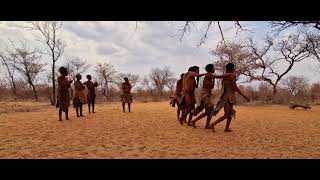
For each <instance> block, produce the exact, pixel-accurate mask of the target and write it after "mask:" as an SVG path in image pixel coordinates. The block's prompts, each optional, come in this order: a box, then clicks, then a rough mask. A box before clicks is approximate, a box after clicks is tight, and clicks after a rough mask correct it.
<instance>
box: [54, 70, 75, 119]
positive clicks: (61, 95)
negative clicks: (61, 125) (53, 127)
mask: <svg viewBox="0 0 320 180" xmlns="http://www.w3.org/2000/svg"><path fill="white" fill-rule="evenodd" d="M59 72H60V74H61V76H59V77H58V80H57V81H58V98H57V104H56V107H57V108H59V121H62V119H61V115H62V112H64V113H65V114H66V120H69V117H68V109H69V105H70V96H69V88H70V84H71V83H72V80H68V78H67V76H68V70H67V68H65V67H60V68H59Z"/></svg>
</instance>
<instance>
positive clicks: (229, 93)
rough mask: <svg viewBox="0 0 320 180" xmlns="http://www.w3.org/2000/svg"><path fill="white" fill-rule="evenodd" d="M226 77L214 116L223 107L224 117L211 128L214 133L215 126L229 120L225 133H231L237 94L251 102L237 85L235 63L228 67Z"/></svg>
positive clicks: (223, 80) (229, 64)
mask: <svg viewBox="0 0 320 180" xmlns="http://www.w3.org/2000/svg"><path fill="white" fill-rule="evenodd" d="M224 75H225V76H226V77H224V78H223V79H222V86H223V94H222V95H221V97H220V100H219V102H218V104H217V106H216V107H215V109H214V115H216V114H217V113H218V112H219V111H220V109H221V108H222V107H223V108H224V115H223V116H222V117H220V118H219V119H218V120H216V121H215V122H213V123H212V124H211V125H210V126H209V128H211V129H212V131H213V132H214V126H215V125H216V124H218V123H220V122H222V121H223V120H225V119H227V124H226V128H225V130H224V132H231V129H230V123H231V120H232V117H233V116H234V115H235V112H236V111H235V110H234V109H233V105H234V104H235V103H236V95H235V92H237V93H239V94H240V95H241V96H242V97H243V98H245V99H246V100H247V101H250V100H249V98H248V97H247V96H245V95H244V94H243V93H242V92H241V91H240V89H239V88H238V86H237V84H236V75H235V66H234V64H233V63H228V64H227V65H226V73H225V74H224Z"/></svg>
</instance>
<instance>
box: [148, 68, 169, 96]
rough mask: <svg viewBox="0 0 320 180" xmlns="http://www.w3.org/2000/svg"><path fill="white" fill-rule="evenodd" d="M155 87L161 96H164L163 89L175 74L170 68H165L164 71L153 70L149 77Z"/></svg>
mask: <svg viewBox="0 0 320 180" xmlns="http://www.w3.org/2000/svg"><path fill="white" fill-rule="evenodd" d="M149 77H150V80H151V82H152V84H153V86H154V87H155V88H156V89H157V91H158V94H159V95H163V89H164V87H165V86H166V85H168V82H169V81H170V79H172V78H173V72H172V71H171V70H170V68H169V67H167V66H165V67H164V68H163V69H160V68H153V69H152V70H151V73H150V75H149Z"/></svg>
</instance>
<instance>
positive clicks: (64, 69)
mask: <svg viewBox="0 0 320 180" xmlns="http://www.w3.org/2000/svg"><path fill="white" fill-rule="evenodd" d="M59 72H60V74H61V75H62V76H68V69H67V68H65V67H60V68H59Z"/></svg>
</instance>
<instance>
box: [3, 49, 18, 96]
mask: <svg viewBox="0 0 320 180" xmlns="http://www.w3.org/2000/svg"><path fill="white" fill-rule="evenodd" d="M0 58H1V60H2V61H1V63H2V65H3V66H4V67H5V69H6V72H5V76H6V79H7V80H8V81H9V85H10V89H11V91H12V93H13V95H14V96H17V86H16V82H15V70H16V68H15V66H16V59H12V57H11V56H10V55H9V54H8V53H5V52H0Z"/></svg>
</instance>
